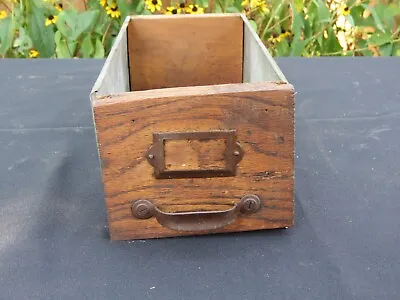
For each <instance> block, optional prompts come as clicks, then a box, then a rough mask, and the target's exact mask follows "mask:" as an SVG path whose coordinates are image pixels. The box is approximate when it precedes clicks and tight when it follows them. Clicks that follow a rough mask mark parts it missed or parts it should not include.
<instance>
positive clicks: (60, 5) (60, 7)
mask: <svg viewBox="0 0 400 300" xmlns="http://www.w3.org/2000/svg"><path fill="white" fill-rule="evenodd" d="M54 7H55V8H56V9H57V10H58V11H62V10H63V4H62V3H61V2H59V3H56V4H54Z"/></svg>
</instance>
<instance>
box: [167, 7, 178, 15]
mask: <svg viewBox="0 0 400 300" xmlns="http://www.w3.org/2000/svg"><path fill="white" fill-rule="evenodd" d="M181 11H182V10H181V9H180V8H177V7H173V6H169V7H167V9H166V11H165V14H166V15H177V14H180V13H181Z"/></svg>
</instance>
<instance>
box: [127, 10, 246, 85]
mask: <svg viewBox="0 0 400 300" xmlns="http://www.w3.org/2000/svg"><path fill="white" fill-rule="evenodd" d="M128 49H129V50H128V52H129V69H130V82H131V90H135V91H139V90H151V89H158V88H166V87H184V86H199V85H213V84H224V83H240V82H242V56H243V21H242V18H241V17H240V15H229V14H228V15H220V16H218V17H216V16H212V15H207V14H206V15H199V16H194V15H182V16H162V17H160V16H154V17H148V16H146V17H132V19H131V22H130V23H129V26H128Z"/></svg>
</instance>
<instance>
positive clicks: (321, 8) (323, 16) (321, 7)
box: [313, 0, 331, 23]
mask: <svg viewBox="0 0 400 300" xmlns="http://www.w3.org/2000/svg"><path fill="white" fill-rule="evenodd" d="M313 3H314V4H315V5H316V6H317V12H318V19H319V22H321V23H329V22H330V21H331V14H330V12H329V9H328V7H327V6H326V4H325V1H322V0H313Z"/></svg>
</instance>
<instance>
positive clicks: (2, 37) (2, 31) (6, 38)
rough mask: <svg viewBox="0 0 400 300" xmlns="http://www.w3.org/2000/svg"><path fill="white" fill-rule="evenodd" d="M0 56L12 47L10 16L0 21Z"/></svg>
mask: <svg viewBox="0 0 400 300" xmlns="http://www.w3.org/2000/svg"><path fill="white" fill-rule="evenodd" d="M0 24H1V26H0V55H5V54H6V52H7V51H8V49H10V47H11V45H12V37H13V35H12V31H11V30H12V29H11V16H8V17H7V18H5V19H3V20H1V21H0Z"/></svg>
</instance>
